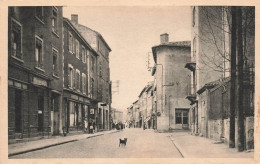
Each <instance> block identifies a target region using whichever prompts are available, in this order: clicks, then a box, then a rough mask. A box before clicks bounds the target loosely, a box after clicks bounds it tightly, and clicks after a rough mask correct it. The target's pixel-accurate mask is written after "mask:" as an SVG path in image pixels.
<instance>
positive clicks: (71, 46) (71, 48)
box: [69, 32, 73, 53]
mask: <svg viewBox="0 0 260 164" xmlns="http://www.w3.org/2000/svg"><path fill="white" fill-rule="evenodd" d="M69 52H71V53H72V52H73V36H72V34H71V33H70V32H69Z"/></svg>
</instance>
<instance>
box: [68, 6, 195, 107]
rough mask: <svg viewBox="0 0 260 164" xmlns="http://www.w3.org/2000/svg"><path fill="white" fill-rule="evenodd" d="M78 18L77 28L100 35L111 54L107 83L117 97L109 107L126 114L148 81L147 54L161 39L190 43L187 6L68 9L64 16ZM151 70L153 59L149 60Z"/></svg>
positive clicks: (188, 10) (69, 7)
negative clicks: (163, 35) (89, 30)
mask: <svg viewBox="0 0 260 164" xmlns="http://www.w3.org/2000/svg"><path fill="white" fill-rule="evenodd" d="M71 14H78V17H79V18H78V19H79V24H82V25H85V26H87V27H89V28H91V29H93V30H95V31H98V32H99V33H101V35H102V36H103V38H104V39H105V40H106V42H107V43H108V45H109V46H110V48H111V49H112V51H111V52H110V54H109V60H110V61H109V62H110V72H111V74H110V79H111V81H112V82H113V83H112V85H114V86H115V82H116V81H117V80H119V81H120V85H119V93H113V94H112V107H113V108H116V109H118V110H121V111H125V110H126V109H127V107H129V106H130V105H131V104H132V103H133V102H134V101H136V100H137V99H138V96H139V94H140V92H141V91H142V89H143V88H144V87H145V86H146V85H147V83H148V82H149V81H153V76H152V75H151V72H149V71H148V69H147V66H146V65H147V54H150V55H152V54H151V53H149V52H152V49H151V48H152V46H155V45H159V44H160V35H161V34H163V33H168V34H169V41H186V40H191V11H190V7H189V6H103V7H102V6H83V7H80V6H75V7H73V6H67V7H64V8H63V15H64V17H66V18H69V19H71ZM150 61H151V62H150V63H152V64H151V65H152V66H153V57H152V56H150ZM114 86H113V88H114Z"/></svg>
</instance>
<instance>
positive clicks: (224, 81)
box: [197, 77, 230, 94]
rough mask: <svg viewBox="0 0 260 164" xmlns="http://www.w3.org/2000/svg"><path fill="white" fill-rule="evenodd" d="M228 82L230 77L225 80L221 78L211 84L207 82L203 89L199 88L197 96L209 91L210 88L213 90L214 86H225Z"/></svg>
mask: <svg viewBox="0 0 260 164" xmlns="http://www.w3.org/2000/svg"><path fill="white" fill-rule="evenodd" d="M229 81H230V77H226V78H221V79H218V80H216V81H212V82H209V83H206V84H205V85H204V86H203V87H201V88H200V89H199V90H198V91H197V93H198V94H201V93H203V92H204V91H205V90H206V89H211V88H214V87H216V86H220V85H222V84H225V83H227V82H229Z"/></svg>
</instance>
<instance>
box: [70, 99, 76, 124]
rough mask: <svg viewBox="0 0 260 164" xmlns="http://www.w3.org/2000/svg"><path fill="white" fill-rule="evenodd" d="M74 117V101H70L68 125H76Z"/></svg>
mask: <svg viewBox="0 0 260 164" xmlns="http://www.w3.org/2000/svg"><path fill="white" fill-rule="evenodd" d="M75 120H76V117H75V107H74V102H70V126H75V125H76V122H75Z"/></svg>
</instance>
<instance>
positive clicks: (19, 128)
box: [15, 90, 22, 133]
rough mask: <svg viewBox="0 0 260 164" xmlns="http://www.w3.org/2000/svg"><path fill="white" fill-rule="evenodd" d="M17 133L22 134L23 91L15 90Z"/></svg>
mask: <svg viewBox="0 0 260 164" xmlns="http://www.w3.org/2000/svg"><path fill="white" fill-rule="evenodd" d="M15 132H16V133H21V132H22V91H20V90H15Z"/></svg>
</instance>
